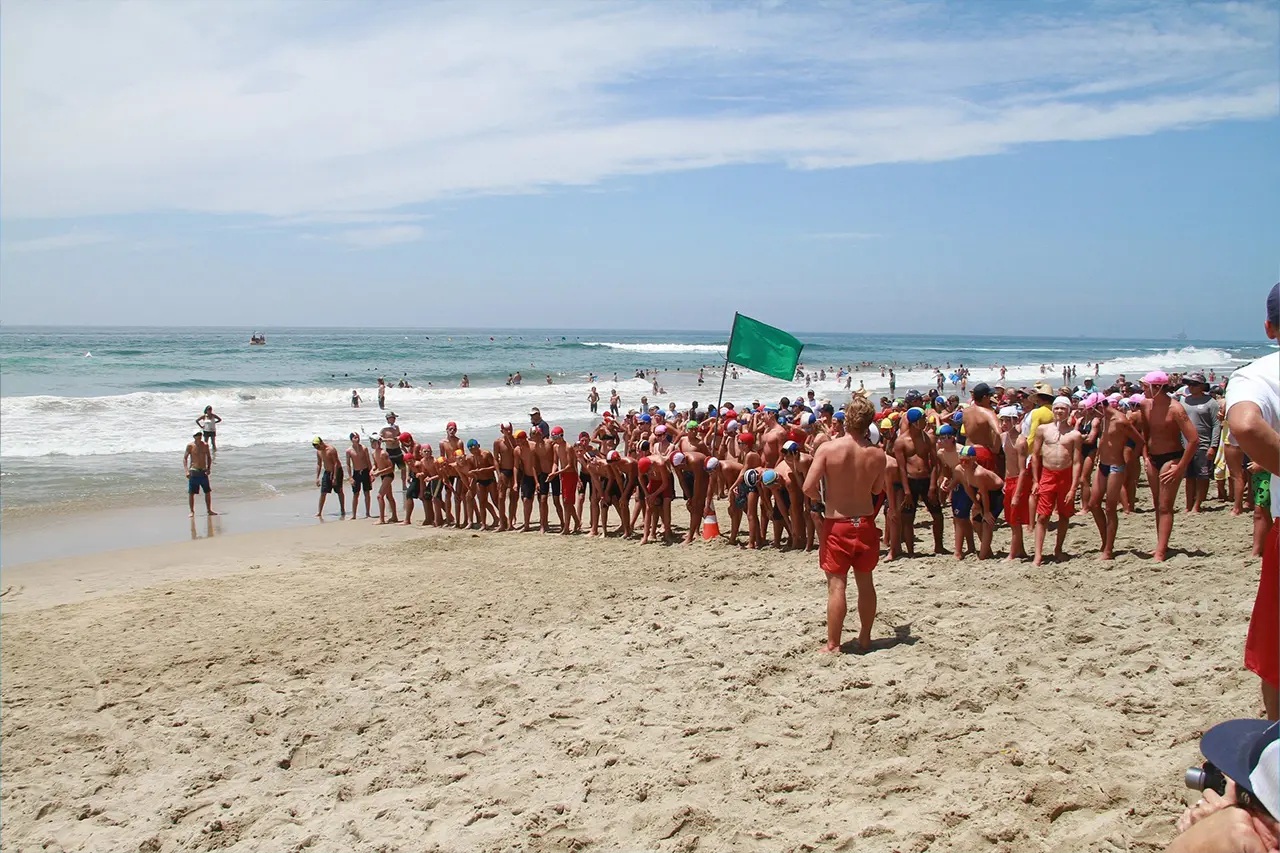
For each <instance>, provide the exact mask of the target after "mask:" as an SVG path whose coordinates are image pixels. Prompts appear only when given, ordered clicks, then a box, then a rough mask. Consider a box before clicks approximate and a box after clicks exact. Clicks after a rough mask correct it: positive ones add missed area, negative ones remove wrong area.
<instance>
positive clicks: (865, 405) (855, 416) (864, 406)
mask: <svg viewBox="0 0 1280 853" xmlns="http://www.w3.org/2000/svg"><path fill="white" fill-rule="evenodd" d="M875 416H876V410H875V409H874V408H873V407H872V405H871V401H870V400H868V399H867V398H866V397H860V396H859V397H854V398H853V399H852V400H850V401H849V404H848V405H847V406H845V407H844V417H845V428H846V429H848V430H849V432H851V433H853V434H854V435H865V434H866V432H867V428H868V427H869V426H871V421H872V420H873V419H874V418H875Z"/></svg>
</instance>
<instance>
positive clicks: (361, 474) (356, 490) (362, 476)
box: [351, 468, 373, 495]
mask: <svg viewBox="0 0 1280 853" xmlns="http://www.w3.org/2000/svg"><path fill="white" fill-rule="evenodd" d="M361 489H364V490H365V491H366V492H372V491H373V481H372V480H370V479H369V469H368V468H361V469H360V470H358V471H352V472H351V493H352V494H353V495H358V494H360V490H361Z"/></svg>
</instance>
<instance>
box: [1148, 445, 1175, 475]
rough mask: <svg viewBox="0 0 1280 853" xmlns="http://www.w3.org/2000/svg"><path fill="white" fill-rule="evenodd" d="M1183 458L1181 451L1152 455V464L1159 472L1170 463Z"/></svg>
mask: <svg viewBox="0 0 1280 853" xmlns="http://www.w3.org/2000/svg"><path fill="white" fill-rule="evenodd" d="M1181 458H1182V451H1181V450H1175V451H1174V452H1173V453H1153V454H1151V464H1152V465H1154V466H1155V468H1156V470H1157V471H1159V470H1160V469H1162V468H1164V466H1165V465H1167V464H1169V463H1170V462H1177V461H1178V460H1179V459H1181Z"/></svg>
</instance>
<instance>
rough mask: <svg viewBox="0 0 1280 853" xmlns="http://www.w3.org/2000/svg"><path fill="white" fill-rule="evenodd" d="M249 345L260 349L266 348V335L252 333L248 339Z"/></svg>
mask: <svg viewBox="0 0 1280 853" xmlns="http://www.w3.org/2000/svg"><path fill="white" fill-rule="evenodd" d="M249 343H251V344H253V345H254V346H259V347H260V346H266V343H267V336H266V335H262V334H259V333H258V332H254V333H253V334H252V335H251V336H250V337H249Z"/></svg>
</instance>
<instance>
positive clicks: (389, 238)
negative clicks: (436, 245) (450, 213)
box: [332, 225, 426, 249]
mask: <svg viewBox="0 0 1280 853" xmlns="http://www.w3.org/2000/svg"><path fill="white" fill-rule="evenodd" d="M425 236H426V231H425V230H424V229H423V228H421V227H420V226H417V225H389V226H387V227H386V228H355V229H352V230H350V231H340V232H339V233H337V234H335V235H334V236H333V237H332V239H334V240H337V241H338V242H339V243H346V244H347V245H349V246H354V247H355V248H357V249H377V248H381V247H382V246H394V245H395V244H397V243H416V242H417V241H419V240H421V239H422V238H423V237H425Z"/></svg>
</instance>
